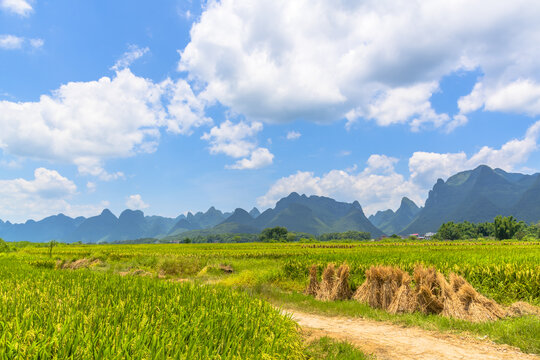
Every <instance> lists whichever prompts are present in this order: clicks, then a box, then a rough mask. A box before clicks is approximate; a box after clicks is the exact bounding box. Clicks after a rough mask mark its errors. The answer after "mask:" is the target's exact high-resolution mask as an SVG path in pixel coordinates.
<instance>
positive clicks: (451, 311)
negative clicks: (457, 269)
mask: <svg viewBox="0 0 540 360" xmlns="http://www.w3.org/2000/svg"><path fill="white" fill-rule="evenodd" d="M413 278H414V286H412V285H411V277H410V275H409V274H408V273H407V272H406V271H403V270H401V269H399V268H397V267H392V266H372V267H370V268H369V269H368V270H367V271H366V281H365V282H364V283H363V284H362V285H361V286H360V287H359V288H358V289H357V290H356V292H355V293H354V295H353V294H352V291H351V289H350V286H349V266H348V265H346V264H344V265H341V266H340V267H339V268H338V269H337V271H336V269H335V266H334V264H329V265H328V266H327V267H326V269H325V270H324V272H323V274H322V281H321V282H320V283H319V282H318V279H317V267H316V266H315V265H313V266H312V267H311V269H310V281H309V285H308V287H307V288H306V291H305V292H306V294H311V295H314V296H315V297H316V298H317V299H319V300H324V301H329V300H346V299H350V298H351V296H352V298H353V299H355V300H356V301H359V302H364V303H367V304H368V305H370V306H371V307H373V308H377V309H384V310H386V311H388V312H390V313H393V314H396V313H412V312H414V311H420V312H422V313H424V314H439V315H442V316H446V317H451V318H457V319H464V320H468V321H473V322H481V321H493V320H497V319H501V318H503V317H505V316H521V315H540V309H539V308H538V307H535V306H533V305H530V304H527V303H524V302H518V303H515V304H513V305H511V306H510V307H508V308H507V309H505V308H503V307H502V306H501V305H499V304H497V303H496V302H495V301H493V300H491V299H488V298H486V297H485V296H483V295H482V294H480V293H478V292H477V291H476V289H474V288H473V287H472V285H471V284H469V283H468V282H467V281H466V280H465V279H464V278H463V277H461V276H459V275H456V274H454V273H451V274H450V276H449V280H450V281H447V279H446V278H445V276H444V275H443V274H442V273H440V272H438V271H437V270H436V269H435V268H434V267H424V266H422V265H418V266H416V267H415V269H414V273H413Z"/></svg>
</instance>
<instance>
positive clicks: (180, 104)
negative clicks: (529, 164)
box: [167, 79, 212, 135]
mask: <svg viewBox="0 0 540 360" xmlns="http://www.w3.org/2000/svg"><path fill="white" fill-rule="evenodd" d="M167 85H168V88H169V97H170V102H169V105H168V107H167V109H168V112H169V118H168V120H167V129H168V130H169V131H170V132H172V133H175V134H187V135H190V134H191V133H192V131H193V129H194V128H198V127H201V126H204V125H211V124H212V119H210V118H208V117H205V116H204V107H205V103H204V102H203V101H202V100H201V99H199V98H198V97H197V96H196V95H195V94H194V93H193V90H192V89H191V86H190V85H189V84H188V82H187V81H185V80H183V79H179V80H178V81H177V82H176V83H174V82H172V81H168V82H167Z"/></svg>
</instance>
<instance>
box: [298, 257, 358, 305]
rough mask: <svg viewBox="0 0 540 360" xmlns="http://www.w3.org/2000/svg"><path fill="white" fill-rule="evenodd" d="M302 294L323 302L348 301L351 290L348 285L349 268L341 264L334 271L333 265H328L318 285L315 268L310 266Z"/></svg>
mask: <svg viewBox="0 0 540 360" xmlns="http://www.w3.org/2000/svg"><path fill="white" fill-rule="evenodd" d="M304 293H305V294H309V295H313V296H315V298H316V299H318V300H323V301H332V300H347V299H350V298H351V296H352V290H351V287H350V285H349V266H348V265H347V264H343V265H341V266H340V267H339V268H338V269H337V270H336V268H335V266H334V264H328V265H327V266H326V269H324V271H323V274H322V281H321V282H320V283H319V281H318V278H317V266H316V265H313V266H311V268H310V270H309V284H308V286H307V288H306V290H305V291H304Z"/></svg>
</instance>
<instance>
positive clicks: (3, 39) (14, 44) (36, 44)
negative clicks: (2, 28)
mask: <svg viewBox="0 0 540 360" xmlns="http://www.w3.org/2000/svg"><path fill="white" fill-rule="evenodd" d="M44 44H45V42H44V41H43V39H26V38H24V37H20V36H15V35H0V49H4V50H19V49H22V48H23V47H25V48H28V46H30V48H32V49H34V50H35V49H40V48H41V47H43V45H44Z"/></svg>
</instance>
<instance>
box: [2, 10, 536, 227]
mask: <svg viewBox="0 0 540 360" xmlns="http://www.w3.org/2000/svg"><path fill="white" fill-rule="evenodd" d="M539 18H540V3H538V2H537V1H534V0H528V1H525V0H516V1H512V2H508V1H495V2H493V1H487V0H467V1H462V0H456V1H443V0H430V1H427V0H426V1H409V0H406V1H405V0H404V1H399V0H398V1H389V0H373V1H369V0H367V1H348V0H338V1H336V0H309V1H308V0H295V1H286V0H283V1H282V0H257V1H245V0H242V1H240V0H223V1H203V2H198V1H195V0H193V1H173V0H163V1H132V0H131V1H127V0H116V1H105V0H97V1H83V0H56V1H50V0H0V219H2V220H4V221H6V220H9V221H12V222H23V221H25V220H27V219H41V218H43V217H46V216H49V215H52V214H57V213H64V214H67V215H69V216H79V215H82V216H93V215H96V214H99V213H100V212H101V211H102V209H104V208H109V209H110V210H112V211H113V212H114V213H116V214H117V215H118V214H119V213H120V212H121V211H122V210H123V209H125V208H130V209H140V210H143V211H144V212H145V213H146V214H155V215H162V216H171V217H173V216H177V215H179V214H180V213H186V212H187V211H192V212H195V211H205V210H206V209H208V208H209V207H210V206H215V207H216V208H218V209H222V210H224V211H230V210H234V209H235V208H237V207H242V208H245V209H248V210H249V209H251V208H252V207H253V206H257V207H258V208H259V209H261V210H262V209H265V208H268V207H273V206H274V204H275V202H276V201H277V200H279V199H280V198H281V197H284V196H286V195H288V194H289V193H290V192H292V191H296V192H299V193H305V194H307V195H324V196H330V197H333V198H335V199H337V200H340V201H347V202H352V201H354V200H358V201H359V202H360V204H361V205H362V207H363V209H364V212H365V213H366V214H367V215H369V214H372V213H375V212H376V211H377V210H384V209H387V208H392V209H396V208H397V207H398V206H399V204H400V201H401V198H402V197H403V196H407V197H409V198H410V199H412V200H413V201H415V202H416V203H417V204H418V205H423V203H424V201H425V200H426V198H427V196H428V193H429V190H430V189H431V188H432V187H433V185H434V183H435V182H436V180H437V179H438V178H442V179H444V180H446V179H447V178H448V177H449V176H451V175H452V174H455V173H457V172H459V171H464V170H469V169H473V168H475V167H476V166H478V165H480V164H486V165H489V166H491V167H494V168H496V167H498V168H502V169H504V170H506V171H513V172H523V173H534V172H538V171H540V153H539V151H538V142H539V137H540V116H539V115H540V61H538V59H539V58H540V47H539V46H538V44H540V22H539V21H538V19H539Z"/></svg>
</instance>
